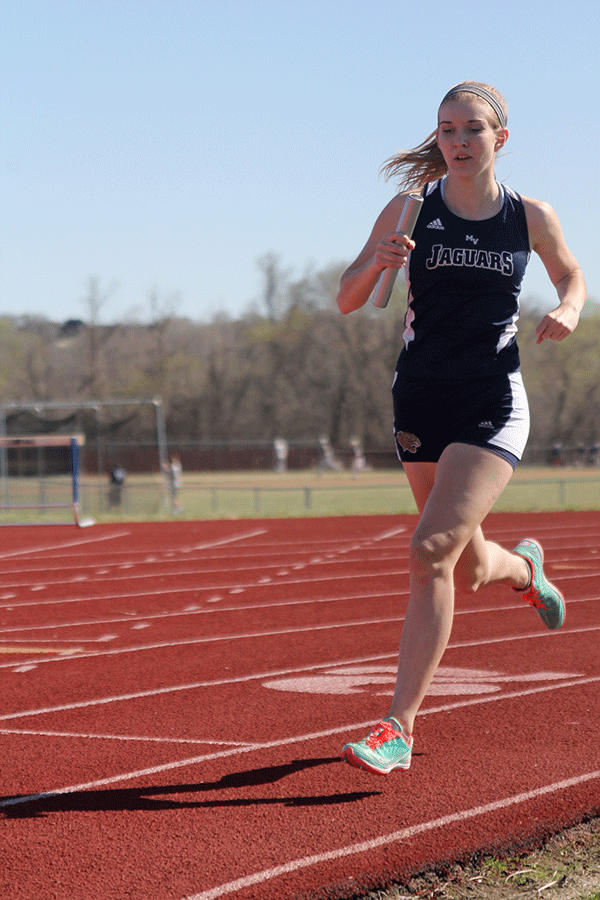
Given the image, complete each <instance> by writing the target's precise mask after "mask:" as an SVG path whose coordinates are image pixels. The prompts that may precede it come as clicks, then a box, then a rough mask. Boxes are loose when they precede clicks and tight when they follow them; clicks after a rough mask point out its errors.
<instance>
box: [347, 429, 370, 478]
mask: <svg viewBox="0 0 600 900" xmlns="http://www.w3.org/2000/svg"><path fill="white" fill-rule="evenodd" d="M350 446H351V447H352V464H351V469H352V471H353V472H366V471H367V469H368V466H367V458H366V456H365V451H364V447H363V445H362V441H361V440H360V438H356V437H353V438H351V440H350Z"/></svg>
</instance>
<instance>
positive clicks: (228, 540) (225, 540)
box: [177, 528, 269, 553]
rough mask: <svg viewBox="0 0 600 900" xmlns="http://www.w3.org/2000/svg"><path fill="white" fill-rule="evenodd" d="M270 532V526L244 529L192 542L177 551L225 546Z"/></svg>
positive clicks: (183, 551) (184, 551)
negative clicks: (198, 542)
mask: <svg viewBox="0 0 600 900" xmlns="http://www.w3.org/2000/svg"><path fill="white" fill-rule="evenodd" d="M268 532H269V529H268V528H254V529H253V530H252V531H243V532H242V533H241V534H233V535H229V536H228V537H222V538H218V539H216V538H215V539H214V540H212V541H203V542H202V543H200V544H192V545H191V546H190V547H179V548H178V549H177V552H178V553H191V552H192V551H193V550H213V549H214V548H215V547H225V546H226V545H227V544H233V543H235V542H237V541H245V540H247V539H248V538H253V537H259V536H260V535H261V534H268Z"/></svg>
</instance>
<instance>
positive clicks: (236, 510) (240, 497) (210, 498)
mask: <svg viewBox="0 0 600 900" xmlns="http://www.w3.org/2000/svg"><path fill="white" fill-rule="evenodd" d="M9 500H10V503H11V504H13V505H14V504H18V503H21V504H24V503H27V504H32V505H34V506H35V505H36V504H38V503H64V504H65V507H66V508H63V509H46V510H44V511H43V512H42V511H40V510H38V509H35V508H34V509H26V510H25V509H24V510H10V511H8V510H3V511H1V512H0V521H2V522H6V523H18V522H24V521H60V520H64V521H72V518H73V517H72V514H71V512H70V509H69V508H68V504H69V502H70V481H69V479H68V478H67V477H66V476H65V477H54V478H46V479H44V481H43V483H40V482H39V481H38V480H37V479H34V478H28V479H10V496H9ZM180 502H181V505H182V507H183V513H182V514H181V515H180V518H183V519H222V518H262V517H277V518H286V517H289V516H293V517H296V516H328V515H371V514H385V513H390V514H401V513H413V512H416V507H415V505H414V501H413V499H412V494H411V492H410V488H409V486H408V483H407V480H406V476H405V475H404V473H403V472H402V470H401V469H393V470H376V471H372V472H361V473H358V474H355V473H351V472H348V471H342V472H319V471H318V470H316V469H315V470H308V471H301V472H289V473H286V474H283V475H282V474H277V473H274V472H258V471H257V472H231V473H223V472H221V473H194V472H188V473H185V476H184V483H183V487H182V489H181V492H180ZM567 509H600V469H596V468H560V469H557V468H550V467H548V468H542V467H540V468H519V469H517V471H516V472H515V474H514V476H513V478H512V480H511V482H510V483H509V485H508V487H507V488H506V490H505V491H504V493H503V494H502V496H501V497H500V499H499V501H498V503H497V504H496V506H495V510H496V511H515V512H519V511H527V510H539V511H552V510H567ZM81 512H82V515H83V516H85V517H91V518H93V519H95V520H96V521H99V522H109V521H115V520H116V521H119V520H123V521H125V520H129V521H147V520H156V519H168V518H173V517H174V516H173V514H172V511H171V508H170V501H169V496H168V492H167V491H166V485H165V482H164V479H163V478H161V476H159V475H155V476H148V475H145V476H144V475H137V476H136V475H130V476H128V477H127V479H126V483H125V487H124V490H123V495H122V500H121V503H120V504H119V505H110V502H109V497H108V483H107V481H105V480H100V479H98V478H97V477H89V476H84V477H83V478H82V481H81Z"/></svg>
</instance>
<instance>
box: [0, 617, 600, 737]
mask: <svg viewBox="0 0 600 900" xmlns="http://www.w3.org/2000/svg"><path fill="white" fill-rule="evenodd" d="M598 628H600V626H598ZM595 630H598V629H595ZM572 633H575V634H576V633H578V632H572ZM531 637H534V635H531ZM488 643H495V641H494V640H492V641H488V640H484V641H481V642H480V644H481V645H482V646H483V645H485V644H488ZM455 646H456V645H455ZM448 649H452V647H451V646H450V645H449V646H448ZM392 658H393V657H392V655H391V654H386V655H384V656H377V657H368V658H367V659H366V660H346V661H343V660H342V661H341V662H339V663H333V664H332V663H331V662H329V663H322V664H319V665H313V666H300V667H297V668H293V669H280V670H276V671H272V672H259V673H254V674H252V675H239V676H237V677H229V678H219V679H213V680H210V681H197V682H192V683H190V684H181V685H171V686H169V687H164V688H153V689H148V690H145V691H135V692H133V693H128V694H118V695H115V696H109V697H99V698H96V699H94V700H79V701H76V702H73V703H65V704H61V705H60V706H48V707H42V708H41V709H28V710H22V711H21V712H13V713H4V714H3V715H1V716H0V722H7V721H10V720H14V719H24V718H30V717H32V716H42V715H48V714H51V713H56V712H66V711H68V710H74V709H89V708H90V707H93V706H105V705H108V704H111V703H124V702H129V701H131V700H140V699H142V698H147V697H158V696H161V695H163V694H174V693H178V692H180V691H192V690H198V689H200V688H214V687H222V686H224V685H232V684H245V683H248V682H252V681H263V680H264V681H268V680H272V679H274V678H282V677H284V676H286V677H289V676H292V675H297V674H298V673H299V672H315V671H318V670H320V669H330V668H332V666H335V665H342V666H343V665H353V664H357V663H360V662H371V661H373V660H383V659H392ZM514 680H515V681H516V680H520V679H519V676H515V677H514ZM595 681H600V676H597V677H596V676H593V677H589V678H588V677H586V676H574V677H573V678H567V679H566V680H565V681H564V682H562V683H557V682H553V683H551V684H550V685H548V686H543V685H542V686H541V687H534V688H523V689H522V690H520V691H516V692H512V693H510V694H498V695H494V697H493V698H492V700H502V699H505V698H507V697H524V696H526V695H527V694H531V693H538V692H539V691H546V690H552V689H553V688H559V687H564V686H569V685H571V684H588V683H592V682H595ZM472 702H473V703H479V702H486V701H485V700H480V699H476V700H474V701H464V702H463V701H459V703H458V705H459V706H463V705H467V706H469V705H471V703H472ZM454 708H455V704H450V705H449V706H444V707H435V708H433V709H429V710H426V711H425V712H421V713H419V715H425V714H427V713H431V712H438V711H440V710H442V709H443V710H446V709H454ZM348 727H350V726H348ZM336 730H337V729H336Z"/></svg>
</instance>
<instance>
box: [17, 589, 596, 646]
mask: <svg viewBox="0 0 600 900" xmlns="http://www.w3.org/2000/svg"><path fill="white" fill-rule="evenodd" d="M408 593H409V592H408V591H407V590H406V591H398V590H393V591H382V592H381V593H377V594H375V593H373V594H364V593H362V592H361V593H359V594H339V595H337V596H335V597H311V598H309V599H302V600H273V601H269V602H266V603H248V604H244V605H241V606H220V607H219V608H218V609H212V608H211V609H207V608H205V607H201V606H197V605H195V604H192V605H190V606H186V607H184V608H183V609H181V610H176V611H174V612H160V613H150V614H149V615H144V614H142V613H140V614H139V615H134V616H130V615H124V616H115V617H113V618H105V619H80V620H75V621H72V622H50V623H48V624H45V625H11V626H10V627H8V628H0V634H9V635H12V634H15V633H16V634H21V633H25V632H31V631H35V632H44V631H48V630H52V631H54V630H56V629H59V628H89V627H91V626H96V625H118V624H125V623H126V624H129V623H131V622H136V621H138V620H140V621H141V620H143V621H146V620H151V619H152V620H160V619H177V618H180V617H181V618H185V617H188V616H195V615H208V614H214V613H231V612H248V611H250V610H256V609H279V608H285V607H288V606H310V605H311V604H321V603H345V602H347V601H349V600H361V601H365V602H366V601H369V602H371V601H375V600H385V599H386V598H390V597H391V598H392V599H394V600H397V599H399V598H400V597H406V596H408ZM221 600H223V597H221V596H214V597H208V598H207V599H206V601H205V602H206V603H218V602H220V601H221ZM599 600H600V597H578V598H577V599H576V600H569V603H568V605H569V607H571V606H572V605H573V604H575V603H595V602H597V601H599ZM25 605H26V606H29V605H30V604H25ZM10 608H11V609H12V608H13V607H10ZM524 608H525V607H524V606H523V603H522V602H517V603H511V604H509V605H505V606H499V605H498V604H497V603H495V604H493V605H492V606H479V607H476V608H475V607H466V608H464V609H456V610H455V611H454V615H455V616H479V615H482V614H484V613H498V612H511V611H513V610H516V609H518V610H523V609H524ZM403 618H404V617H403V616H398V618H397V619H396V621H397V622H398V624H400V623H401V622H402V621H403ZM117 637H118V635H116V634H110V635H104V636H103V637H100V638H95V639H94V640H96V641H100V642H102V641H109V640H110V641H113V640H115V639H116V638H117ZM16 640H18V638H17V639H16ZM71 640H72V641H75V640H77V641H79V638H71ZM80 642H81V643H86V640H85V639H83V638H82V639H81V641H80Z"/></svg>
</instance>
